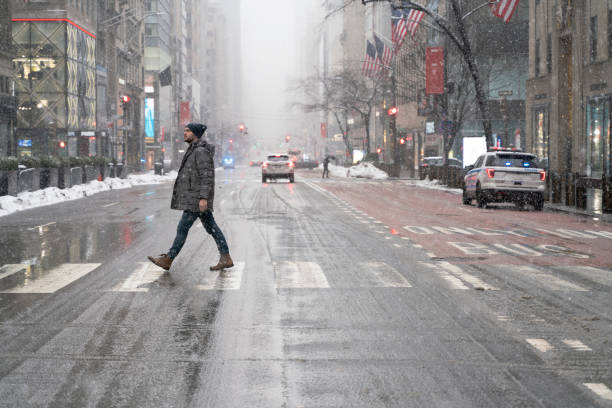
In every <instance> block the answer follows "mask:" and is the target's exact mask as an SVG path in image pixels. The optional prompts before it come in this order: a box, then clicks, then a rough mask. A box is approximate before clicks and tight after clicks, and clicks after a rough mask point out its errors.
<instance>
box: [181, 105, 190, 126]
mask: <svg viewBox="0 0 612 408" xmlns="http://www.w3.org/2000/svg"><path fill="white" fill-rule="evenodd" d="M190 121H191V110H189V101H181V117H180V122H181V126H185V125H186V124H188V123H189V122H190Z"/></svg>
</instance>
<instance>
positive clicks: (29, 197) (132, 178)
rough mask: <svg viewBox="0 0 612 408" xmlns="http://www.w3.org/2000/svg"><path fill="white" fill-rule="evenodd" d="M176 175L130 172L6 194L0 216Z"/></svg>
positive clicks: (173, 172)
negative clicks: (119, 175)
mask: <svg viewBox="0 0 612 408" xmlns="http://www.w3.org/2000/svg"><path fill="white" fill-rule="evenodd" d="M176 176H177V173H176V171H171V172H170V173H168V174H166V175H164V176H160V175H156V174H153V173H152V172H151V173H147V174H130V175H129V176H128V177H127V178H126V179H120V178H107V179H105V180H104V181H97V180H94V181H91V182H89V183H87V184H79V185H76V186H73V187H71V188H66V189H59V188H57V187H49V188H45V189H44V190H37V191H32V192H26V193H21V194H18V195H17V197H15V196H10V195H6V196H2V197H0V217H1V216H3V215H7V214H11V213H14V212H16V211H22V210H27V209H29V208H34V207H41V206H44V205H50V204H55V203H59V202H62V201H69V200H76V199H78V198H83V197H87V196H90V195H93V194H96V193H100V192H102V191H108V190H116V189H120V188H130V187H133V186H138V185H145V184H162V183H167V182H171V181H174V179H176Z"/></svg>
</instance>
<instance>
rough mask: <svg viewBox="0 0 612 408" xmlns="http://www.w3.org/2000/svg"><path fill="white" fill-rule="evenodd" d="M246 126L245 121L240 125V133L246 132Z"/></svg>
mask: <svg viewBox="0 0 612 408" xmlns="http://www.w3.org/2000/svg"><path fill="white" fill-rule="evenodd" d="M244 129H245V126H244V123H241V124H240V125H238V130H239V131H240V133H242V132H244Z"/></svg>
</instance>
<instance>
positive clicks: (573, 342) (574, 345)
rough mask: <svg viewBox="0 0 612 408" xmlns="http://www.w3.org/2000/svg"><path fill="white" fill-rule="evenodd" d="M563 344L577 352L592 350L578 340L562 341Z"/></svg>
mask: <svg viewBox="0 0 612 408" xmlns="http://www.w3.org/2000/svg"><path fill="white" fill-rule="evenodd" d="M563 343H565V344H566V345H567V346H569V347H571V348H573V349H574V350H577V351H591V350H592V349H591V348H590V347H589V346H587V345H586V344H584V343H583V342H581V341H580V340H570V339H564V340H563Z"/></svg>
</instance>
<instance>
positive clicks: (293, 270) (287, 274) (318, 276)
mask: <svg viewBox="0 0 612 408" xmlns="http://www.w3.org/2000/svg"><path fill="white" fill-rule="evenodd" d="M274 272H275V275H276V288H277V289H285V288H329V283H328V282H327V278H326V277H325V274H324V273H323V271H322V270H321V267H320V266H319V264H317V263H315V262H278V263H275V264H274Z"/></svg>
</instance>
